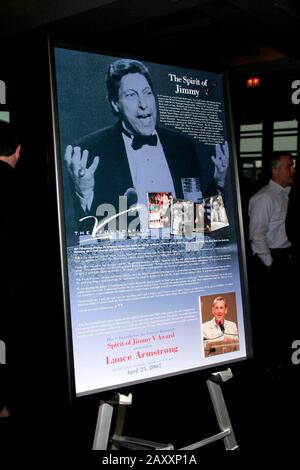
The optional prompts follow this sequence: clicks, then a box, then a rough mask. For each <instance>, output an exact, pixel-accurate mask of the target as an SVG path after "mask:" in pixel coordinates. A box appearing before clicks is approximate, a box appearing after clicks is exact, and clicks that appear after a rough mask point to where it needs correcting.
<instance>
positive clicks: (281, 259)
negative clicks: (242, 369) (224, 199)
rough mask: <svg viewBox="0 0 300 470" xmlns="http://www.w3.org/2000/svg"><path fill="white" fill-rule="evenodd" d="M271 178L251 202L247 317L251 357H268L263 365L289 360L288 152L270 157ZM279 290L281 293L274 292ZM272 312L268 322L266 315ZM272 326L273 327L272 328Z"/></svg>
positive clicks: (291, 169)
mask: <svg viewBox="0 0 300 470" xmlns="http://www.w3.org/2000/svg"><path fill="white" fill-rule="evenodd" d="M270 171H271V178H270V181H269V183H268V184H267V185H265V186H264V187H263V188H261V189H260V190H259V191H258V192H257V193H256V194H254V196H252V198H251V199H250V201H249V239H250V244H251V249H252V254H253V256H252V259H250V263H249V268H250V271H249V280H250V282H249V286H250V300H251V318H252V327H253V343H254V358H255V357H257V358H258V359H259V360H260V361H261V360H262V359H264V360H265V361H266V365H267V368H269V367H276V368H277V366H278V364H280V368H282V364H283V363H287V362H288V361H290V357H289V356H290V340H289V338H288V335H287V333H286V331H283V330H281V329H280V328H279V325H280V324H282V320H283V318H282V316H283V315H284V314H285V312H286V313H287V312H288V311H289V310H290V309H289V306H288V296H287V295H286V293H287V292H289V290H290V288H291V275H292V260H291V243H290V241H289V240H288V238H287V235H286V230H285V219H286V214H287V207H288V200H289V191H290V186H291V185H292V183H293V177H294V174H295V169H294V163H293V158H292V156H291V155H289V154H288V153H274V155H273V156H272V158H271V160H270ZM274 293H277V294H279V295H274ZM267 312H272V325H271V324H270V318H269V315H267ZM270 328H271V330H270Z"/></svg>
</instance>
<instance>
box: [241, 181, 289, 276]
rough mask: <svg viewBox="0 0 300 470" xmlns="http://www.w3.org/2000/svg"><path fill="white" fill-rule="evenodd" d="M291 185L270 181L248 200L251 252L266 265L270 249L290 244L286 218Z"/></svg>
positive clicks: (286, 246) (270, 260)
mask: <svg viewBox="0 0 300 470" xmlns="http://www.w3.org/2000/svg"><path fill="white" fill-rule="evenodd" d="M289 191H290V187H287V188H283V187H282V186H280V185H279V184H278V183H276V182H275V181H273V180H270V181H269V184H267V185H266V186H264V187H263V188H262V189H261V190H260V191H258V192H257V193H256V194H254V196H252V198H251V199H250V201H249V219H250V224H249V237H250V242H251V248H252V252H253V254H254V255H255V254H256V255H258V256H259V258H260V259H261V261H262V262H263V263H264V264H265V265H266V266H268V267H270V266H271V264H272V262H273V259H272V255H271V252H270V249H276V248H288V247H290V246H291V243H290V242H289V240H288V238H287V235H286V231H285V218H286V213H287V207H288V201H289Z"/></svg>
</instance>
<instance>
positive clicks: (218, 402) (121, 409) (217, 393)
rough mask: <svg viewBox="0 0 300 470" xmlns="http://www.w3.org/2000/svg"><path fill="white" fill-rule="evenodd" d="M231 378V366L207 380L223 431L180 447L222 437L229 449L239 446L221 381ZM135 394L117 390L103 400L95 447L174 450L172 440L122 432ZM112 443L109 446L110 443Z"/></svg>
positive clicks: (100, 448) (188, 448)
mask: <svg viewBox="0 0 300 470" xmlns="http://www.w3.org/2000/svg"><path fill="white" fill-rule="evenodd" d="M231 378H232V372H231V370H230V369H227V370H223V371H220V372H215V373H213V374H212V375H211V377H210V378H209V379H208V380H207V381H206V384H207V387H208V391H209V395H210V398H211V401H212V404H213V408H214V411H215V415H216V418H217V421H218V425H219V428H220V432H219V433H217V434H214V435H212V436H209V437H207V438H206V439H203V440H201V441H199V442H195V443H193V444H190V445H188V446H186V447H182V448H181V449H179V450H195V449H199V448H201V447H204V446H206V445H208V444H211V443H213V442H216V441H219V440H223V442H224V446H225V449H226V450H236V449H238V445H237V442H236V439H235V436H234V432H233V429H232V426H231V422H230V418H229V414H228V411H227V408H226V404H225V400H224V397H223V393H222V389H221V386H220V383H222V382H226V381H227V380H229V379H231ZM131 403H132V395H131V394H129V395H128V396H126V395H121V394H119V393H117V395H115V396H114V397H113V399H112V400H109V401H107V402H105V401H101V402H100V406H99V412H98V419H97V425H96V430H95V435H94V443H93V450H120V449H127V450H145V449H146V450H174V447H173V445H172V444H164V443H160V442H152V441H147V440H143V439H138V438H133V437H128V436H123V435H122V433H123V427H124V421H125V412H126V406H128V405H131ZM116 405H117V406H118V411H117V417H116V424H115V429H114V432H113V434H112V437H111V439H110V440H109V436H110V429H111V421H112V416H113V411H114V407H115V406H116ZM109 444H110V446H109Z"/></svg>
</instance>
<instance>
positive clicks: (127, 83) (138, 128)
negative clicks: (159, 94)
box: [112, 73, 157, 135]
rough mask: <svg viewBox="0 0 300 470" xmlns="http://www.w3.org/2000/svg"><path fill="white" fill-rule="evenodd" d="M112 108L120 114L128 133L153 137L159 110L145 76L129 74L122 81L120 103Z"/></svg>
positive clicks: (115, 102)
mask: <svg viewBox="0 0 300 470" xmlns="http://www.w3.org/2000/svg"><path fill="white" fill-rule="evenodd" d="M112 106H113V108H114V110H115V111H117V112H118V113H120V116H121V117H122V119H123V122H124V124H125V126H126V128H127V130H128V131H130V132H133V133H134V134H138V135H152V134H153V133H154V130H155V126H156V118H157V109H156V102H155V97H154V95H153V92H152V89H151V87H150V85H149V83H148V81H147V79H146V77H144V75H141V74H140V73H129V74H127V75H124V77H122V79H121V81H120V87H119V97H118V101H113V102H112Z"/></svg>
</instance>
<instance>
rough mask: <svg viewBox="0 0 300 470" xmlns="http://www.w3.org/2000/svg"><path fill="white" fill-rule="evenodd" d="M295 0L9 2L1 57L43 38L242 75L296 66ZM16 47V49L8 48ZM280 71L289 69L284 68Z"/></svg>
mask: <svg viewBox="0 0 300 470" xmlns="http://www.w3.org/2000/svg"><path fill="white" fill-rule="evenodd" d="M298 3H300V2H298V0H278V1H275V0H63V1H62V0H6V2H5V4H3V3H2V4H1V6H0V31H1V33H0V34H1V46H0V48H1V52H2V54H3V51H8V50H11V48H12V47H16V45H17V46H18V47H21V48H22V47H23V46H24V44H28V47H31V48H38V47H39V44H40V41H39V38H40V37H41V35H42V36H45V33H51V34H52V35H54V36H56V37H61V38H65V39H66V38H67V39H68V38H72V40H74V42H78V41H85V42H86V43H90V44H92V45H95V46H96V47H100V48H102V49H106V50H109V51H116V52H120V53H121V52H129V53H131V54H137V55H140V56H144V57H149V58H151V57H153V58H154V59H158V60H159V58H160V57H161V58H163V59H164V60H169V61H176V62H178V61H180V62H186V63H191V64H193V63H195V61H198V63H199V62H200V61H201V63H202V64H212V63H214V64H218V65H220V66H223V67H227V68H228V67H229V68H234V69H239V70H247V69H249V67H253V64H256V66H257V67H258V68H259V67H260V66H263V67H264V68H265V69H266V68H268V67H271V68H274V66H275V64H276V66H277V67H280V66H281V67H283V65H282V64H289V65H288V66H290V67H299V63H298V60H299V59H300V48H299V37H298V30H299V27H300V7H299V6H298ZM12 44H13V46H12ZM284 67H287V65H285V66H284Z"/></svg>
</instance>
